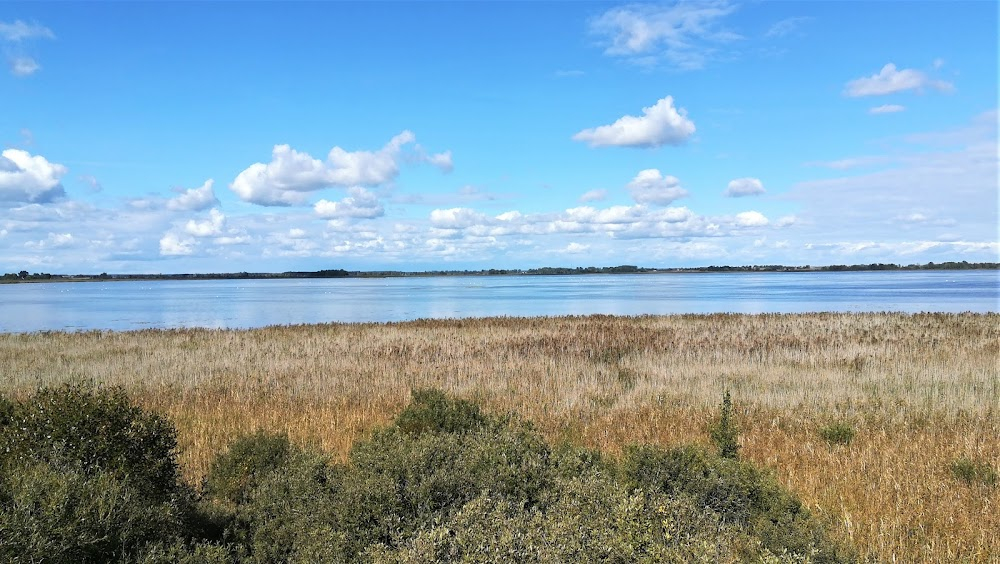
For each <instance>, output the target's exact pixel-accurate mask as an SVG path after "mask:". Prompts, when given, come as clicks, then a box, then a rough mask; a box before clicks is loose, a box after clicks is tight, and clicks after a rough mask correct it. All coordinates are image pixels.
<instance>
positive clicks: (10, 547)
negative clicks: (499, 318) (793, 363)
mask: <svg viewBox="0 0 1000 564" xmlns="http://www.w3.org/2000/svg"><path fill="white" fill-rule="evenodd" d="M0 445H2V446H3V447H4V450H0V452H3V453H9V454H3V455H2V456H3V458H2V465H0V469H2V474H0V504H2V509H3V511H2V513H0V559H5V560H8V561H11V562H37V561H46V562H107V561H116V562H118V561H122V562H142V563H160V562H163V563H166V562H191V563H193V562H261V563H263V562H427V561H439V562H451V561H466V562H510V561H519V562H643V561H645V562H742V561H747V560H755V561H764V562H799V561H804V560H806V559H808V560H809V561H812V562H844V561H851V560H852V558H853V557H852V555H851V554H850V553H849V552H848V551H846V550H845V549H844V548H843V547H841V546H839V545H837V544H836V543H834V542H832V541H831V540H830V539H829V538H828V537H827V536H826V535H825V534H824V531H823V528H822V527H821V526H820V524H819V523H817V522H816V521H815V520H814V519H813V518H812V517H811V516H810V515H809V513H808V511H806V510H805V509H804V508H803V507H802V505H801V504H800V503H799V502H798V500H797V499H796V498H795V497H794V496H792V495H791V494H790V493H788V492H787V491H785V490H784V489H783V488H781V487H780V485H779V484H778V483H777V482H776V481H775V480H774V478H773V477H771V476H770V475H769V474H767V473H766V472H762V471H761V470H759V469H756V468H755V467H753V466H752V465H750V464H749V463H746V462H742V461H739V460H737V459H735V458H725V457H722V456H719V455H716V454H712V453H708V452H706V451H704V450H701V449H696V448H693V447H682V448H677V449H659V448H653V447H643V446H637V447H632V448H630V449H629V450H628V451H627V452H626V454H625V455H624V456H623V457H622V458H621V459H615V458H611V457H608V456H603V455H601V453H599V452H597V451H593V450H587V449H581V448H575V447H572V446H566V445H562V446H560V447H558V448H553V447H550V446H549V445H548V444H547V443H546V441H545V440H544V439H543V438H542V437H541V435H540V434H539V433H538V432H537V431H536V430H535V429H534V428H533V427H532V425H531V424H530V423H528V422H525V421H523V420H521V419H519V418H518V417H516V416H513V415H507V416H495V415H489V414H486V413H484V412H482V411H481V410H480V408H479V407H478V406H477V405H475V404H474V403H471V402H467V401H464V400H459V399H454V398H450V397H448V396H447V395H445V394H443V393H441V392H440V391H436V390H419V391H415V392H414V393H413V398H412V402H411V403H410V405H409V406H408V407H407V408H405V409H404V410H403V411H402V412H401V413H400V414H399V415H398V417H397V418H396V419H395V421H394V422H393V423H392V424H391V425H389V426H388V427H386V428H384V429H379V430H376V431H375V432H374V433H373V434H372V436H371V437H370V438H368V439H366V440H361V441H358V442H356V443H355V445H354V446H353V448H352V449H351V451H350V455H349V457H348V460H347V461H346V462H344V463H333V462H331V461H330V460H329V458H328V457H327V456H325V455H324V454H323V453H320V452H316V451H313V450H310V449H306V448H302V447H300V446H297V445H295V444H293V443H291V442H290V441H289V440H288V438H287V437H286V436H284V435H274V434H268V433H263V432H257V433H254V434H251V435H248V436H245V437H242V438H240V439H238V440H236V441H235V442H234V443H232V444H231V445H230V447H229V449H228V450H227V451H225V452H223V453H220V454H219V455H218V457H217V458H216V460H215V461H214V462H213V464H212V465H211V470H210V472H209V474H208V476H206V477H205V479H204V482H203V484H202V485H203V487H202V493H201V496H200V497H197V496H195V495H194V494H193V493H192V489H191V488H188V487H186V486H185V485H184V484H183V483H181V481H180V480H179V478H178V474H177V465H176V441H175V432H174V430H173V427H172V425H170V424H169V422H167V421H166V420H163V419H161V418H159V417H157V416H156V415H153V414H149V413H146V412H144V411H142V410H140V409H138V408H135V407H134V406H132V405H131V404H130V403H129V402H128V401H127V399H126V398H125V396H124V394H123V393H121V392H120V391H117V390H93V389H88V388H86V387H83V386H64V387H61V388H53V389H45V390H40V391H39V392H37V393H36V394H35V395H34V396H32V397H30V398H28V399H26V400H24V401H19V402H18V401H6V400H4V401H0Z"/></svg>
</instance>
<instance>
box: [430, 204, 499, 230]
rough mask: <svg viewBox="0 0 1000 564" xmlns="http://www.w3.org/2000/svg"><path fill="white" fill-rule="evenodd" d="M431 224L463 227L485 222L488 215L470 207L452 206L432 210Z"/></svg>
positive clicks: (439, 226)
mask: <svg viewBox="0 0 1000 564" xmlns="http://www.w3.org/2000/svg"><path fill="white" fill-rule="evenodd" d="M430 217H431V225H432V226H434V227H437V228H438V229H463V228H466V227H471V226H472V225H476V224H478V223H484V222H485V221H486V216H485V215H484V214H482V213H479V212H477V211H476V210H473V209H469V208H451V209H447V210H433V211H431V216H430Z"/></svg>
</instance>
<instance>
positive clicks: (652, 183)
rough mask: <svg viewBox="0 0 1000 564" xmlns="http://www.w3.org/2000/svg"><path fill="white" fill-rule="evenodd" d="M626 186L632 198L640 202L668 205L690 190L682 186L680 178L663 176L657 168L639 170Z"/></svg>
mask: <svg viewBox="0 0 1000 564" xmlns="http://www.w3.org/2000/svg"><path fill="white" fill-rule="evenodd" d="M626 188H627V189H628V191H629V192H630V193H631V194H632V199H633V200H635V201H636V202H637V203H640V204H656V205H660V206H666V205H669V204H670V203H672V202H673V201H674V200H677V199H680V198H683V197H684V196H687V195H688V191H687V190H685V189H684V188H681V184H680V180H678V179H677V178H676V177H674V176H663V175H662V174H661V173H660V171H659V170H657V169H655V168H650V169H646V170H641V171H639V174H636V175H635V178H633V179H632V180H631V181H630V182H629V183H628V185H627V186H626Z"/></svg>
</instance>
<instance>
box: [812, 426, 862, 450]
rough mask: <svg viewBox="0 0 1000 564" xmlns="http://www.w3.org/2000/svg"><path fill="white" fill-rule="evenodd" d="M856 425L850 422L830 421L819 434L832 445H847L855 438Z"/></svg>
mask: <svg viewBox="0 0 1000 564" xmlns="http://www.w3.org/2000/svg"><path fill="white" fill-rule="evenodd" d="M854 435H855V431H854V427H853V426H851V424H850V423H843V422H841V423H830V424H829V425H826V426H824V427H822V428H821V429H820V430H819V436H820V437H822V438H823V440H824V441H826V442H827V444H829V445H830V446H836V445H842V446H847V445H849V444H851V442H852V441H853V440H854Z"/></svg>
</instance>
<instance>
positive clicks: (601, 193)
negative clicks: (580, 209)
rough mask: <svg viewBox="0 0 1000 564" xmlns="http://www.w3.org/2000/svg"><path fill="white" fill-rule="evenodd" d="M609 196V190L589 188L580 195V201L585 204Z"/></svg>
mask: <svg viewBox="0 0 1000 564" xmlns="http://www.w3.org/2000/svg"><path fill="white" fill-rule="evenodd" d="M607 197H608V191H607V190H588V191H587V192H584V193H583V195H582V196H580V203H582V204H585V203H587V202H600V201H602V200H604V199H605V198H607Z"/></svg>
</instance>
